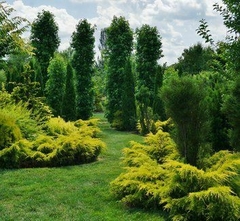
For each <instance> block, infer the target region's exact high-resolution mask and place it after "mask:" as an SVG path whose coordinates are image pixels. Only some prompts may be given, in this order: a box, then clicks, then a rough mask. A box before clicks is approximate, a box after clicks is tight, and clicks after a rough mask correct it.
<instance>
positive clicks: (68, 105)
mask: <svg viewBox="0 0 240 221" xmlns="http://www.w3.org/2000/svg"><path fill="white" fill-rule="evenodd" d="M75 96H76V93H75V87H74V75H73V68H72V66H71V64H70V63H68V65H67V78H66V88H65V94H64V97H63V109H62V116H63V118H64V119H65V120H66V121H69V120H76V100H75Z"/></svg>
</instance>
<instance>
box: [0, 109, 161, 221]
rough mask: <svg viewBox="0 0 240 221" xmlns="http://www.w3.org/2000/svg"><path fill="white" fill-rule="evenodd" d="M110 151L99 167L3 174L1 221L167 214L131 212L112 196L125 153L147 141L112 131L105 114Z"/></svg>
mask: <svg viewBox="0 0 240 221" xmlns="http://www.w3.org/2000/svg"><path fill="white" fill-rule="evenodd" d="M95 117H98V118H100V119H101V121H100V127H101V129H102V133H101V139H102V140H103V141H104V142H105V143H106V144H107V150H106V151H105V152H104V153H103V154H102V155H101V156H100V158H99V160H98V161H97V162H94V163H91V164H85V165H79V166H71V167H62V168H34V169H20V170H0V220H1V221H5V220H9V221H10V220H14V221H18V220H19V221H20V220H24V221H25V220H28V221H29V220H32V221H37V220H39V221H45V220H46V221H51V220H56V221H115V220H116V221H134V220H136V221H137V220H141V221H144V220H145V221H149V220H151V221H155V220H158V221H159V220H164V219H163V218H161V215H160V214H158V213H154V212H147V211H143V210H137V209H128V208H125V207H124V206H123V205H122V204H121V203H119V202H117V201H116V200H115V199H114V198H113V197H112V195H111V194H110V192H109V183H110V182H111V181H112V180H113V179H114V178H116V177H117V176H118V175H119V174H120V173H121V172H122V168H121V165H120V157H121V156H122V152H121V150H122V148H124V147H126V146H127V145H128V144H129V141H130V140H135V141H139V142H141V141H142V140H143V138H142V137H140V136H138V135H135V134H131V133H126V132H119V131H115V130H113V129H111V128H110V127H109V124H108V123H107V122H106V120H105V119H104V118H103V115H102V114H98V115H96V116H95Z"/></svg>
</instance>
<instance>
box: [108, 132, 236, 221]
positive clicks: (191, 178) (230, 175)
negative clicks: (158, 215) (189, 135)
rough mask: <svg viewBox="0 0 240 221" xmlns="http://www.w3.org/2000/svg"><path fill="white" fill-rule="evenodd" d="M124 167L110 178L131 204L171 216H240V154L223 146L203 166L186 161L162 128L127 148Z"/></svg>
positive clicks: (212, 219)
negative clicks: (183, 160) (154, 209)
mask: <svg viewBox="0 0 240 221" xmlns="http://www.w3.org/2000/svg"><path fill="white" fill-rule="evenodd" d="M124 155H125V157H124V158H123V163H124V165H125V169H126V171H125V172H124V173H122V174H121V175H120V176H119V177H117V178H116V179H115V180H114V181H112V183H111V190H112V191H113V193H114V194H115V196H116V197H117V198H119V199H121V201H122V202H124V203H125V204H127V205H128V206H141V207H149V208H158V209H160V210H163V209H164V210H166V211H168V212H169V216H170V218H171V219H172V220H175V221H180V220H185V221H192V220H201V221H207V220H210V221H218V220H220V221H224V220H233V221H238V220H239V219H240V188H239V184H240V172H239V171H240V155H239V154H232V153H230V152H228V151H221V152H218V153H216V154H214V155H213V156H212V157H210V158H208V159H205V160H204V166H203V168H202V169H198V168H196V167H195V166H191V165H189V164H185V163H183V162H182V160H181V158H180V156H179V155H178V152H177V149H176V144H175V143H174V142H173V141H172V139H171V138H170V136H169V134H168V133H166V132H163V131H161V130H160V131H158V132H157V134H156V135H152V134H151V135H149V136H148V137H147V138H146V141H145V143H144V144H139V143H136V142H132V143H131V147H130V148H126V149H124Z"/></svg>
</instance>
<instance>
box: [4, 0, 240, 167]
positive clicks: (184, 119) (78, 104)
mask: <svg viewBox="0 0 240 221" xmlns="http://www.w3.org/2000/svg"><path fill="white" fill-rule="evenodd" d="M226 4H230V3H226ZM1 7H2V9H3V8H4V9H5V10H4V13H3V16H2V17H1V19H2V30H3V32H1V33H2V36H1V38H2V41H1V42H3V43H2V47H1V50H2V52H1V73H0V77H1V78H0V79H1V81H2V82H4V83H5V88H6V90H7V91H9V92H10V93H15V95H16V97H17V99H16V100H22V99H25V100H34V99H35V98H34V97H37V98H38V100H40V101H41V102H45V103H46V104H48V105H49V106H50V107H51V109H52V113H53V114H54V115H55V116H62V117H63V118H65V119H66V120H76V119H89V118H90V117H91V116H92V114H93V112H94V111H104V112H105V114H106V117H107V119H108V121H109V122H110V123H111V125H112V126H113V127H114V128H116V129H118V130H130V131H134V130H138V131H139V132H140V133H142V134H147V133H149V132H153V133H154V132H155V131H156V128H155V122H157V121H158V120H161V121H163V120H166V119H167V118H169V117H170V118H171V119H172V121H173V123H174V125H175V126H174V129H172V130H171V131H170V132H171V133H172V136H173V137H175V140H176V141H177V142H178V144H179V148H180V152H181V153H182V154H183V155H186V154H189V155H191V156H185V157H186V158H187V159H188V157H190V158H191V159H190V158H189V160H188V161H189V162H190V161H192V164H195V163H196V160H197V157H198V152H199V151H200V150H201V148H202V146H203V145H205V146H208V148H209V151H210V150H214V151H218V150H221V149H229V150H233V149H234V150H236V149H238V137H239V136H238V135H239V132H238V131H240V129H238V123H237V122H238V118H237V116H238V114H239V111H238V108H237V105H238V102H237V99H238V96H237V91H238V90H237V88H238V84H237V83H236V82H238V80H237V74H236V73H237V71H238V65H237V63H238V62H232V60H233V59H235V60H237V59H238V57H237V56H238V46H239V43H238V42H239V40H238V38H236V36H237V35H238V30H237V27H238V26H237V24H235V23H234V22H231V23H229V22H228V20H229V16H230V15H228V14H227V13H237V12H235V11H233V12H227V11H224V10H223V9H222V8H220V7H218V5H215V10H217V11H219V12H220V13H221V14H223V15H224V19H225V23H226V25H227V27H229V30H230V32H231V34H232V33H233V32H234V36H235V38H229V39H230V40H229V41H225V42H217V43H215V44H214V41H213V40H212V39H211V36H210V35H209V31H208V30H207V23H206V22H204V21H203V20H202V21H201V25H200V27H199V29H198V32H199V33H200V35H202V36H203V37H204V38H205V39H206V41H207V42H210V43H211V44H210V45H209V46H203V45H202V44H200V43H196V44H195V45H193V46H190V47H189V48H188V49H184V51H183V53H182V55H181V56H180V57H179V59H178V62H177V63H176V64H173V65H171V66H167V65H166V64H164V65H160V64H159V59H160V58H161V57H162V56H163V54H162V49H161V48H162V42H161V36H160V33H159V32H158V30H157V28H156V27H151V26H149V25H147V24H145V25H143V26H142V27H140V28H137V29H136V31H133V30H132V29H131V27H130V25H129V23H128V21H127V20H126V19H125V18H124V17H113V19H112V22H111V24H110V26H109V27H106V28H105V29H103V30H102V31H101V37H100V45H99V49H100V52H101V57H100V58H99V59H98V60H97V61H95V60H94V43H95V39H94V32H95V26H92V25H91V24H90V23H88V21H87V20H86V19H83V20H80V21H79V23H78V24H77V26H76V31H75V32H74V33H73V34H72V39H71V47H70V48H69V49H67V50H65V51H62V52H59V51H57V49H58V46H59V43H60V40H59V37H58V26H57V24H56V22H55V20H54V15H53V14H52V13H50V12H49V11H44V10H43V11H42V12H40V13H39V14H38V15H37V18H36V19H35V20H34V22H33V23H32V24H31V36H30V42H29V43H26V42H24V41H23V40H22V39H21V37H20V34H21V33H22V32H23V31H25V29H24V28H26V27H25V26H23V28H20V24H23V23H26V21H25V20H24V19H20V20H19V21H16V20H11V19H10V18H9V16H10V15H11V12H12V10H13V9H11V8H8V7H7V6H4V4H1ZM232 10H233V9H232ZM234 10H235V9H234ZM231 18H232V17H231ZM6 21H9V22H6ZM8 23H9V24H10V26H9V27H7V26H6V24H8ZM28 25H29V24H28V23H26V26H28ZM43 26H44V28H43ZM21 27H22V26H21ZM12 30H15V31H12ZM4 31H5V32H9V33H18V35H14V36H11V38H9V35H7V34H6V33H5V35H4ZM6 36H7V37H6ZM16 37H19V39H21V40H22V41H19V40H17V39H16ZM134 40H135V42H136V43H135V44H134ZM19 42H20V43H19ZM17 43H18V45H17ZM13 45H14V47H13ZM25 45H28V47H26V46H25ZM24 48H25V50H23V49H24ZM6 55H7V57H6ZM6 58H7V59H6ZM230 58H231V59H230ZM19 88H20V89H19ZM20 91H23V92H22V93H20ZM26 91H34V93H33V92H29V93H26ZM31 93H32V95H31ZM33 94H34V96H33ZM31 102H32V104H31V105H30V106H29V107H30V108H32V107H33V106H34V105H35V106H37V105H36V102H35V103H34V102H33V101H31ZM38 103H39V102H38ZM37 107H39V106H37ZM191 148H192V151H189V150H190V149H191ZM203 152H204V151H203ZM205 152H206V151H205ZM192 158H193V159H192Z"/></svg>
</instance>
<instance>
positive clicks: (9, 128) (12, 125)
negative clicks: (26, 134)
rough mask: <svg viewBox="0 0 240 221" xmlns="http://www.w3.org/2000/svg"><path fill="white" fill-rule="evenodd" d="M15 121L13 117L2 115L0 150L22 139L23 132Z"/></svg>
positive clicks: (0, 118)
mask: <svg viewBox="0 0 240 221" xmlns="http://www.w3.org/2000/svg"><path fill="white" fill-rule="evenodd" d="M15 121H16V120H15V119H14V118H13V117H11V116H9V115H6V114H5V113H3V112H1V113H0V134H1V136H0V150H2V149H4V148H7V147H10V146H11V144H13V143H14V142H16V141H18V140H20V139H21V137H22V135H21V131H20V129H19V127H18V125H17V124H16V122H15Z"/></svg>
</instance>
